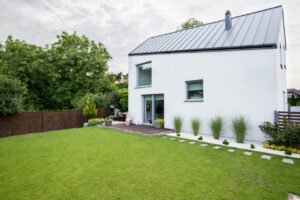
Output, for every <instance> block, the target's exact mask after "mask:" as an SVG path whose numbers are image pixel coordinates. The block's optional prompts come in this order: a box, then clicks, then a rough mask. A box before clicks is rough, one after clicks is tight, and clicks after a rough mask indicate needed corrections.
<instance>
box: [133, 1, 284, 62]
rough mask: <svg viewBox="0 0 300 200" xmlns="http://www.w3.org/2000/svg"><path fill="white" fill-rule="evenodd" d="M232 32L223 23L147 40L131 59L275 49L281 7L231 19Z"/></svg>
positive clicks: (214, 23) (209, 24)
mask: <svg viewBox="0 0 300 200" xmlns="http://www.w3.org/2000/svg"><path fill="white" fill-rule="evenodd" d="M231 19H232V28H231V29H229V30H225V20H220V21H216V22H212V23H208V24H204V25H201V26H197V27H194V28H189V29H185V30H180V31H175V32H171V33H167V34H163V35H158V36H154V37H150V38H149V39H147V40H146V41H144V42H143V43H142V44H140V45H139V46H138V47H137V48H136V49H134V50H133V51H132V52H131V53H129V56H130V55H144V54H158V53H176V52H189V51H209V50H223V49H241V48H276V47H277V42H278V38H279V31H280V26H281V20H283V9H282V6H277V7H273V8H269V9H265V10H261V11H257V12H253V13H249V14H245V15H240V16H237V17H232V18H231Z"/></svg>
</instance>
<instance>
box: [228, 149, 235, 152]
mask: <svg viewBox="0 0 300 200" xmlns="http://www.w3.org/2000/svg"><path fill="white" fill-rule="evenodd" d="M227 151H229V152H235V149H228V150H227Z"/></svg>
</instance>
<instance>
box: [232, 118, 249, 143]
mask: <svg viewBox="0 0 300 200" xmlns="http://www.w3.org/2000/svg"><path fill="white" fill-rule="evenodd" d="M232 127H233V131H234V133H235V136H236V141H237V142H238V143H244V139H245V135H246V133H247V131H248V129H249V123H248V121H247V120H246V118H245V117H243V116H239V117H236V118H233V119H232Z"/></svg>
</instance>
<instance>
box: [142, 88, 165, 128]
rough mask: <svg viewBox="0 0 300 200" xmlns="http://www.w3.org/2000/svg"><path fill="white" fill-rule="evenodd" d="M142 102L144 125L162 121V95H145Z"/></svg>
mask: <svg viewBox="0 0 300 200" xmlns="http://www.w3.org/2000/svg"><path fill="white" fill-rule="evenodd" d="M143 101H144V108H143V110H144V114H143V115H144V116H143V117H144V124H153V122H154V121H155V120H157V119H164V95H163V94H157V95H145V96H143Z"/></svg>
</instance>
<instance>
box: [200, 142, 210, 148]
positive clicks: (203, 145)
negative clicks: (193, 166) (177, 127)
mask: <svg viewBox="0 0 300 200" xmlns="http://www.w3.org/2000/svg"><path fill="white" fill-rule="evenodd" d="M207 145H208V144H205V143H204V144H200V146H201V147H206V146H207Z"/></svg>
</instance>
